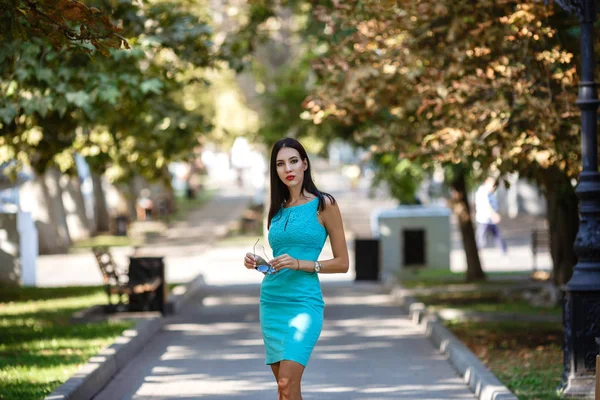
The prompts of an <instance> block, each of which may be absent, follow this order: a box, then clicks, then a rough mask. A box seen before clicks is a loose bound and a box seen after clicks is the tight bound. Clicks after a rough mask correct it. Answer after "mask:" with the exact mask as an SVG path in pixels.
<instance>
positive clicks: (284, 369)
mask: <svg viewBox="0 0 600 400" xmlns="http://www.w3.org/2000/svg"><path fill="white" fill-rule="evenodd" d="M303 373H304V366H303V365H302V364H299V363H297V362H296V361H290V360H282V361H280V364H279V374H278V378H277V387H278V389H279V400H302V394H301V392H300V381H301V380H302V374H303Z"/></svg>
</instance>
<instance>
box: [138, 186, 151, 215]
mask: <svg viewBox="0 0 600 400" xmlns="http://www.w3.org/2000/svg"><path fill="white" fill-rule="evenodd" d="M137 205H138V207H139V208H140V209H141V210H142V211H143V214H142V215H143V217H144V220H145V221H150V219H151V218H152V199H151V198H150V189H148V188H144V189H142V190H141V192H140V196H139V197H138V200H137ZM138 218H139V215H138Z"/></svg>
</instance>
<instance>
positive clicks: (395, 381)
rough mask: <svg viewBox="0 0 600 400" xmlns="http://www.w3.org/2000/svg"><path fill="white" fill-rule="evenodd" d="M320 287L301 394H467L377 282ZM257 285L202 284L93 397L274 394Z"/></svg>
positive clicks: (369, 397)
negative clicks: (203, 289) (316, 334)
mask: <svg viewBox="0 0 600 400" xmlns="http://www.w3.org/2000/svg"><path fill="white" fill-rule="evenodd" d="M323 292H324V295H325V303H326V308H325V323H324V327H323V332H322V334H321V338H320V339H319V342H318V343H317V347H316V348H315V351H314V353H313V356H312V358H311V360H310V362H309V364H308V367H307V369H306V371H305V373H304V377H303V398H304V399H305V400H317V399H322V400H350V399H355V400H359V399H360V400H375V399H407V400H409V399H410V400H415V399H431V400H433V399H473V398H474V395H473V394H472V393H471V392H470V390H469V389H468V388H467V386H466V385H465V384H464V383H463V382H462V380H461V379H460V378H459V377H458V376H457V374H456V373H455V372H454V370H453V369H452V368H451V367H450V365H449V364H448V363H447V362H446V360H444V359H443V357H442V356H440V355H439V354H438V353H437V352H436V351H435V350H434V348H433V347H432V345H431V344H430V342H429V340H428V339H427V338H426V337H425V336H424V335H423V332H421V328H419V327H417V326H415V325H413V324H412V323H411V322H410V321H409V320H408V319H407V317H406V316H405V315H403V314H402V313H401V311H400V309H399V308H398V306H396V305H394V304H392V301H391V298H390V296H388V295H386V294H384V292H383V289H382V287H381V286H380V285H377V284H354V283H352V282H347V281H346V282H344V281H340V282H334V281H328V282H325V283H323ZM258 294H259V285H258V284H246V285H227V286H211V287H209V291H208V293H207V294H206V297H205V298H204V299H200V298H198V299H197V300H196V301H195V302H190V304H189V306H188V308H187V309H185V310H184V312H183V313H181V314H179V315H177V316H173V317H169V318H167V319H166V320H165V323H164V325H163V328H162V330H161V331H160V332H159V333H158V334H157V335H155V337H154V338H153V339H152V340H151V341H150V342H149V343H148V344H147V346H146V347H145V349H144V351H143V352H142V353H140V354H139V355H138V356H137V357H136V358H134V359H133V360H132V361H131V362H130V363H129V364H128V365H127V367H126V368H125V369H124V370H123V371H121V373H119V374H118V375H117V376H116V377H115V378H114V379H113V380H112V381H111V383H110V384H109V385H108V386H107V387H105V389H104V390H103V391H102V392H101V393H99V394H98V395H97V396H96V397H94V399H95V400H117V399H135V400H141V399H148V400H150V399H152V400H158V399H189V400H191V399H199V398H202V399H207V400H233V399H236V400H263V399H275V398H276V393H277V386H276V383H275V379H274V377H273V375H272V373H271V370H270V368H269V367H268V366H266V365H264V347H263V342H262V337H261V333H260V327H259V322H258ZM202 300H203V301H202ZM201 302H203V303H204V306H200V304H201Z"/></svg>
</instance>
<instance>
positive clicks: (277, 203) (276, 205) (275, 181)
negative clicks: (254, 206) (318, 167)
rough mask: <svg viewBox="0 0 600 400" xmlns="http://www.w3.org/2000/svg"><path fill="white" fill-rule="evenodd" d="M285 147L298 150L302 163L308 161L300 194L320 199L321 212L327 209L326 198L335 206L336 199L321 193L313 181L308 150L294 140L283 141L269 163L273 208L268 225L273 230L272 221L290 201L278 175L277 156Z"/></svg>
mask: <svg viewBox="0 0 600 400" xmlns="http://www.w3.org/2000/svg"><path fill="white" fill-rule="evenodd" d="M284 147H289V148H292V149H295V150H297V151H298V153H300V159H301V160H302V161H306V164H307V165H308V168H306V171H304V179H303V181H302V190H301V191H300V193H301V194H303V193H304V192H308V193H312V194H314V195H315V196H316V197H317V198H318V199H319V211H323V210H324V209H325V196H327V197H328V198H329V199H330V200H331V203H332V204H335V199H334V198H333V196H332V195H330V194H329V193H325V192H321V191H319V189H317V186H316V185H315V183H314V181H313V179H312V172H311V169H310V160H309V159H308V155H307V154H306V150H304V147H303V146H302V144H300V142H299V141H297V140H296V139H293V138H285V139H281V140H279V141H278V142H277V143H275V145H274V146H273V149H272V150H271V161H270V163H269V169H270V172H269V175H270V177H271V207H270V208H269V218H268V224H267V227H268V228H271V220H272V219H273V217H274V216H275V215H277V213H278V212H279V210H281V207H282V206H283V203H284V202H287V201H288V200H289V199H290V191H289V189H288V187H287V186H286V185H285V183H283V182H282V181H281V179H279V176H278V175H277V154H279V151H280V150H281V149H283V148H284Z"/></svg>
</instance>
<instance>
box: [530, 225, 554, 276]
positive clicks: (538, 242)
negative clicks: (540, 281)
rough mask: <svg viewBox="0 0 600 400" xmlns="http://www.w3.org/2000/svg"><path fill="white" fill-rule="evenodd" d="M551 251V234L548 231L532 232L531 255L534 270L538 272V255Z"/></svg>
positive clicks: (538, 230)
mask: <svg viewBox="0 0 600 400" xmlns="http://www.w3.org/2000/svg"><path fill="white" fill-rule="evenodd" d="M543 250H546V251H550V234H549V233H548V230H547V229H534V230H532V231H531V253H532V255H533V265H532V270H533V271H537V254H538V253H539V252H540V251H543Z"/></svg>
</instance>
